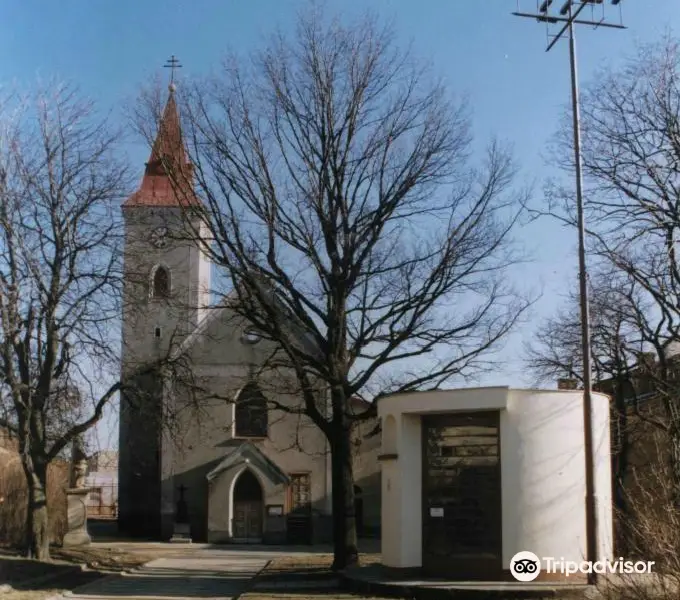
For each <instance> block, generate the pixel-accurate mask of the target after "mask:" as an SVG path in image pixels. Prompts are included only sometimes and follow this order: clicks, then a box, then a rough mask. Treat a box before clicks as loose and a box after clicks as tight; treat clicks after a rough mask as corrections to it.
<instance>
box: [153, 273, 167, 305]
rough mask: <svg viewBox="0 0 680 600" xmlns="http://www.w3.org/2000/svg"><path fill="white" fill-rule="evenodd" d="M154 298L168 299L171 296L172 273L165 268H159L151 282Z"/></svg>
mask: <svg viewBox="0 0 680 600" xmlns="http://www.w3.org/2000/svg"><path fill="white" fill-rule="evenodd" d="M151 295H152V297H153V298H167V297H168V296H169V295H170V272H169V271H168V270H167V269H166V268H165V267H157V268H156V270H155V271H154V273H153V279H152V282H151Z"/></svg>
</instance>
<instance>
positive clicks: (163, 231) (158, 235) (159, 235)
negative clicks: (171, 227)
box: [151, 227, 168, 248]
mask: <svg viewBox="0 0 680 600" xmlns="http://www.w3.org/2000/svg"><path fill="white" fill-rule="evenodd" d="M167 237H168V228H167V227H156V229H154V230H153V231H152V232H151V243H152V244H153V245H154V246H156V248H165V246H166V245H167V243H168V240H167Z"/></svg>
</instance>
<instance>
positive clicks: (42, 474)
mask: <svg viewBox="0 0 680 600" xmlns="http://www.w3.org/2000/svg"><path fill="white" fill-rule="evenodd" d="M23 467H24V473H25V475H26V483H27V484H28V507H27V511H26V555H27V556H28V557H29V558H35V559H37V560H41V561H45V560H49V558H50V532H49V521H48V515H47V461H45V460H42V459H37V460H36V459H28V460H24V461H23Z"/></svg>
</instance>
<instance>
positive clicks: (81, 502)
mask: <svg viewBox="0 0 680 600" xmlns="http://www.w3.org/2000/svg"><path fill="white" fill-rule="evenodd" d="M86 476H87V456H86V455H85V452H84V450H83V447H82V444H81V442H80V441H78V440H77V441H76V442H74V444H73V453H72V455H71V482H70V487H69V488H67V489H66V510H67V530H66V535H65V536H64V539H63V542H62V543H63V545H64V546H85V545H88V544H90V543H91V542H92V538H91V537H90V534H89V533H88V532H87V500H88V498H89V494H90V488H88V487H86V486H85V478H86Z"/></svg>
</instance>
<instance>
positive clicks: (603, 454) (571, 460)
mask: <svg viewBox="0 0 680 600" xmlns="http://www.w3.org/2000/svg"><path fill="white" fill-rule="evenodd" d="M583 431H584V429H583V394H582V392H578V391H562V390H559V391H530V390H509V392H508V403H507V409H506V410H504V411H502V412H501V472H502V488H503V562H504V564H506V565H509V563H510V559H511V558H512V556H513V555H514V554H515V553H517V552H520V551H522V550H530V551H531V552H534V553H535V554H537V555H538V556H540V557H542V556H554V557H557V558H559V557H562V556H563V557H564V558H565V559H566V560H574V561H582V560H585V556H586V541H585V540H586V532H585V518H586V517H585V493H586V488H585V453H584V449H583V439H584V434H583ZM593 437H594V446H595V451H596V476H595V485H596V494H597V495H598V496H599V500H600V501H599V506H600V511H599V512H600V519H599V536H598V537H599V546H600V550H599V552H600V555H601V556H611V551H612V539H611V538H612V527H611V509H609V510H606V508H607V507H608V506H609V507H611V478H610V473H611V466H610V446H609V399H608V398H607V396H604V395H601V394H593Z"/></svg>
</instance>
